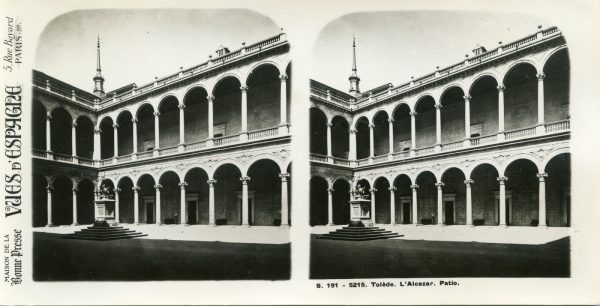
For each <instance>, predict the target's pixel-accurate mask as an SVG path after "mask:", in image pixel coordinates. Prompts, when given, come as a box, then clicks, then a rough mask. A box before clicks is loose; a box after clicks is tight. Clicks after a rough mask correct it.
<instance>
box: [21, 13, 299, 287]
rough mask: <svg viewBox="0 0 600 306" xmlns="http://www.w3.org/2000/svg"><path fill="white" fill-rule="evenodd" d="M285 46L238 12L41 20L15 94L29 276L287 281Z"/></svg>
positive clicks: (279, 32) (274, 32) (278, 32)
mask: <svg viewBox="0 0 600 306" xmlns="http://www.w3.org/2000/svg"><path fill="white" fill-rule="evenodd" d="M289 51H290V43H289V42H288V40H287V38H286V35H285V33H284V30H283V29H282V28H281V27H280V26H278V25H276V24H275V23H274V22H273V21H272V20H271V19H269V18H268V17H266V16H263V15H260V14H258V13H255V12H252V11H248V10H85V11H74V12H70V13H67V14H64V15H61V16H58V17H57V18H55V19H54V20H53V21H52V22H50V23H49V24H48V25H47V26H46V28H45V30H44V31H43V33H42V35H41V36H40V38H39V42H38V49H37V53H36V59H35V65H34V67H35V70H34V71H33V85H32V87H33V93H32V100H31V105H30V107H31V109H32V118H31V125H32V126H31V127H32V131H33V132H32V148H33V152H32V156H33V161H32V163H33V167H32V169H33V171H32V178H31V179H32V193H33V194H32V206H33V218H32V223H33V226H34V236H33V237H34V246H33V247H34V248H33V252H34V254H33V278H34V280H36V281H82V280H84V281H111V280H114V281H128V280H129V281H154V280H251V279H254V280H287V279H289V278H290V270H291V267H290V265H291V264H290V238H289V226H290V225H291V222H290V221H291V183H292V170H291V169H292V163H291V158H290V156H291V151H290V147H291V146H290V142H291V135H290V124H291V121H290V106H291V99H290V97H291V91H290V89H291V77H292V75H291V73H292V71H291V58H290V54H289Z"/></svg>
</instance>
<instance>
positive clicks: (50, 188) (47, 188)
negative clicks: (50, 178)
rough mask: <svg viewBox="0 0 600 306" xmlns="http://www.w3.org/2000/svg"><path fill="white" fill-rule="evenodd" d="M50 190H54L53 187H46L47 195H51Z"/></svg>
mask: <svg viewBox="0 0 600 306" xmlns="http://www.w3.org/2000/svg"><path fill="white" fill-rule="evenodd" d="M52 190H54V187H52V186H46V191H47V192H48V193H51V192H52Z"/></svg>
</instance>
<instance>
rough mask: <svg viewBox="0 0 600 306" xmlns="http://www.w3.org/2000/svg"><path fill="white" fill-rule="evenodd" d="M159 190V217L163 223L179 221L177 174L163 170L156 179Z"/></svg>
mask: <svg viewBox="0 0 600 306" xmlns="http://www.w3.org/2000/svg"><path fill="white" fill-rule="evenodd" d="M158 182H159V184H160V185H161V186H162V188H161V190H160V218H161V220H160V221H161V223H164V224H179V223H181V222H180V221H181V209H180V207H181V204H180V203H181V193H180V192H181V187H180V186H179V182H180V181H179V176H178V175H177V173H175V172H173V171H168V172H165V173H164V174H163V175H161V177H160V179H159V180H158Z"/></svg>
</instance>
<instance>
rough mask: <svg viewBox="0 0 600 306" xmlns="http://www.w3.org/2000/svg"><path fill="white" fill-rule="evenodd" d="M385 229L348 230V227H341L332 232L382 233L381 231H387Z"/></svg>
mask: <svg viewBox="0 0 600 306" xmlns="http://www.w3.org/2000/svg"><path fill="white" fill-rule="evenodd" d="M385 231H386V230H385V229H383V228H378V229H375V230H370V231H354V230H347V229H339V230H336V231H333V232H331V233H336V232H338V233H355V234H359V235H360V234H368V233H381V232H385Z"/></svg>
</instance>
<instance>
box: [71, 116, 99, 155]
mask: <svg viewBox="0 0 600 306" xmlns="http://www.w3.org/2000/svg"><path fill="white" fill-rule="evenodd" d="M75 132H76V137H77V141H76V143H77V154H76V155H77V156H79V157H83V158H88V159H92V158H93V157H94V123H93V122H92V120H91V119H90V118H88V117H86V116H80V117H79V118H77V127H76V131H75Z"/></svg>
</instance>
